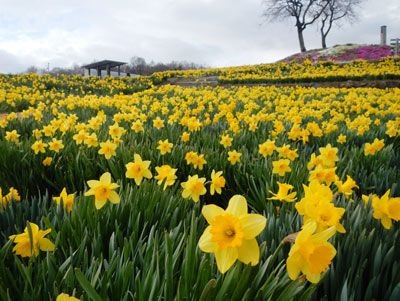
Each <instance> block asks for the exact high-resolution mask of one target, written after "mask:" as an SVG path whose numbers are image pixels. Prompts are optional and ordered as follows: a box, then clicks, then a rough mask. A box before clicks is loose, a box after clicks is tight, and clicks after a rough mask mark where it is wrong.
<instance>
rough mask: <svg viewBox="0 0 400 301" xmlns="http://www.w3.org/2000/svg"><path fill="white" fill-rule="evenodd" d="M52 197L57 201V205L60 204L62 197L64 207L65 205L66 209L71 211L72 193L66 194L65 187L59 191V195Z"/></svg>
mask: <svg viewBox="0 0 400 301" xmlns="http://www.w3.org/2000/svg"><path fill="white" fill-rule="evenodd" d="M53 199H54V200H55V201H56V202H57V205H60V203H61V199H62V202H63V204H64V208H65V207H67V209H68V211H69V212H71V210H72V205H73V204H74V194H73V193H71V194H67V189H66V188H65V187H64V188H63V190H62V191H61V193H60V196H58V197H53Z"/></svg>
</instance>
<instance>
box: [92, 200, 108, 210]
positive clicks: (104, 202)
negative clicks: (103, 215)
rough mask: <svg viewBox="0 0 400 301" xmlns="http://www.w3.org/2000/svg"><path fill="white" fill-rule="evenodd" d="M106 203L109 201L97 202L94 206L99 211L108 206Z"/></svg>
mask: <svg viewBox="0 0 400 301" xmlns="http://www.w3.org/2000/svg"><path fill="white" fill-rule="evenodd" d="M106 202H107V199H104V200H102V201H98V200H95V202H94V205H95V206H96V209H97V210H99V209H101V208H102V207H103V206H104V205H105V204H106Z"/></svg>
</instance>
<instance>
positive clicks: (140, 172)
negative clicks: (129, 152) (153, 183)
mask: <svg viewBox="0 0 400 301" xmlns="http://www.w3.org/2000/svg"><path fill="white" fill-rule="evenodd" d="M134 159H135V161H134V162H129V163H128V164H126V165H125V166H126V173H125V176H126V177H127V178H129V179H134V180H135V183H136V185H140V183H142V180H143V178H147V179H151V177H152V176H153V175H152V174H151V171H150V170H149V166H150V163H151V162H150V161H142V157H140V155H138V154H135V155H134Z"/></svg>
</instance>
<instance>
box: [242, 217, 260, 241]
mask: <svg viewBox="0 0 400 301" xmlns="http://www.w3.org/2000/svg"><path fill="white" fill-rule="evenodd" d="M239 220H240V223H241V224H242V229H243V232H244V239H252V238H254V237H256V236H257V235H258V234H260V233H261V231H262V230H263V229H264V228H265V225H266V223H267V219H266V218H265V217H264V216H262V215H260V214H245V215H242V216H241V217H240V218H239Z"/></svg>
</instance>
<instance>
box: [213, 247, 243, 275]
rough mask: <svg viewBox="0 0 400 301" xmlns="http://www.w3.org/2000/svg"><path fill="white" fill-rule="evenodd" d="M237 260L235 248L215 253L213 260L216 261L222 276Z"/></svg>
mask: <svg viewBox="0 0 400 301" xmlns="http://www.w3.org/2000/svg"><path fill="white" fill-rule="evenodd" d="M237 258H238V252H237V250H236V248H227V249H224V250H221V251H217V252H215V260H216V261H217V267H218V270H219V271H220V272H221V273H222V274H224V273H225V272H226V271H227V270H229V268H230V267H231V266H232V265H233V264H234V263H235V261H236V259H237Z"/></svg>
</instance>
